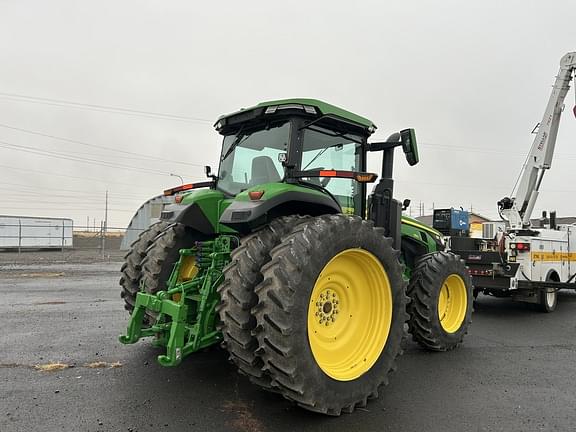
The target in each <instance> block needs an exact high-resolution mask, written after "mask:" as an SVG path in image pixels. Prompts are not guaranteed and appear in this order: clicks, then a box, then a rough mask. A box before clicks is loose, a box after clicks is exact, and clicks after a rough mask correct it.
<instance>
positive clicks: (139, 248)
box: [120, 221, 168, 312]
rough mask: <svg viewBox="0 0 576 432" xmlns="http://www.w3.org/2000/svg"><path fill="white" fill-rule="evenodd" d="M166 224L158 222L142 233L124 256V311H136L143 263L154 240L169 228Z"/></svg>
mask: <svg viewBox="0 0 576 432" xmlns="http://www.w3.org/2000/svg"><path fill="white" fill-rule="evenodd" d="M167 225H168V224H167V223H166V222H162V221H160V222H157V223H155V224H152V225H150V226H149V227H148V229H146V230H144V231H142V232H141V233H140V235H139V236H138V238H137V239H136V241H134V242H133V243H132V244H131V245H130V250H129V251H128V253H127V254H126V255H125V256H124V264H122V268H121V270H120V271H121V272H122V276H121V277H120V286H121V287H122V291H121V292H120V296H121V297H122V298H123V299H124V309H126V310H127V311H129V312H132V311H133V310H134V304H135V303H136V294H137V293H138V291H140V279H141V278H142V261H143V260H144V258H145V257H146V250H147V249H148V248H149V247H150V245H151V244H152V242H153V241H154V239H155V238H156V236H157V235H158V234H160V233H161V232H162V231H163V230H164V229H165V228H166V226H167Z"/></svg>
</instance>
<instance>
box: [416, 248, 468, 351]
mask: <svg viewBox="0 0 576 432" xmlns="http://www.w3.org/2000/svg"><path fill="white" fill-rule="evenodd" d="M408 297H410V300H411V301H410V303H409V305H408V314H409V315H410V320H409V321H408V327H409V332H410V333H411V334H412V338H413V339H414V341H415V342H417V343H418V344H419V345H421V346H422V347H424V348H426V349H428V350H430V351H449V350H452V349H454V348H456V346H458V344H460V343H461V342H462V340H463V338H464V336H465V335H466V333H467V332H468V327H469V325H470V322H471V316H472V302H473V299H474V295H473V287H472V279H471V278H470V275H469V273H468V269H467V268H466V264H465V262H464V261H463V260H462V259H461V258H460V257H459V256H458V255H455V254H453V253H450V252H434V253H430V254H427V255H424V256H422V257H421V258H420V259H419V260H418V261H417V262H416V268H415V269H414V271H413V273H412V277H411V278H410V283H409V285H408Z"/></svg>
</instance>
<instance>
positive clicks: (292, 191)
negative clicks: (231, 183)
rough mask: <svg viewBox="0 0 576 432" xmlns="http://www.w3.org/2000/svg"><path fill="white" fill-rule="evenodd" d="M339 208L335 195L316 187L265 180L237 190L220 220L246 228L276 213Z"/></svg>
mask: <svg viewBox="0 0 576 432" xmlns="http://www.w3.org/2000/svg"><path fill="white" fill-rule="evenodd" d="M251 192H252V194H251ZM260 193H261V196H260V197H258V195H260ZM341 211H342V209H341V207H340V205H339V204H338V203H337V202H336V201H334V199H332V198H331V197H330V196H329V195H328V194H325V193H323V192H320V191H318V190H315V189H312V188H308V187H304V186H300V185H296V184H290V183H265V184H262V185H258V186H255V187H252V188H250V189H247V190H245V191H243V192H241V193H239V194H238V195H237V196H236V198H235V199H234V201H233V202H232V203H231V204H230V205H229V206H228V207H227V208H226V210H224V212H223V213H222V216H221V217H220V221H219V222H220V223H221V224H222V225H226V226H228V227H230V228H231V229H233V230H235V231H240V232H249V231H252V230H253V229H254V228H256V227H258V226H260V225H263V224H265V223H267V222H268V221H269V220H271V219H274V218H276V217H279V216H287V215H292V214H300V215H311V216H317V215H321V214H329V213H340V212H341Z"/></svg>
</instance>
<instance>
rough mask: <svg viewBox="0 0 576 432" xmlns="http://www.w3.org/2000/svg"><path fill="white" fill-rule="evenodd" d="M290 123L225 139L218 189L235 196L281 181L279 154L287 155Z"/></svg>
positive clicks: (237, 133) (239, 133)
mask: <svg viewBox="0 0 576 432" xmlns="http://www.w3.org/2000/svg"><path fill="white" fill-rule="evenodd" d="M289 140H290V121H287V120H283V121H279V122H272V123H269V124H267V125H265V126H261V127H260V128H255V129H241V130H239V131H238V132H236V133H235V134H231V135H226V136H225V137H224V143H223V145H222V155H221V157H220V169H219V173H218V186H217V187H218V189H220V190H221V191H222V192H224V193H226V194H229V195H237V194H238V193H240V192H242V191H243V190H245V189H248V188H250V187H252V186H257V185H259V184H263V183H273V182H279V181H282V179H283V178H284V167H283V166H282V163H281V162H280V161H279V155H280V153H286V152H287V151H288V142H289Z"/></svg>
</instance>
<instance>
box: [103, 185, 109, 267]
mask: <svg viewBox="0 0 576 432" xmlns="http://www.w3.org/2000/svg"><path fill="white" fill-rule="evenodd" d="M107 229H108V189H106V201H105V204H104V224H103V225H102V256H104V250H105V249H106V231H107Z"/></svg>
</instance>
